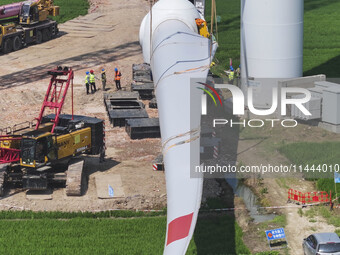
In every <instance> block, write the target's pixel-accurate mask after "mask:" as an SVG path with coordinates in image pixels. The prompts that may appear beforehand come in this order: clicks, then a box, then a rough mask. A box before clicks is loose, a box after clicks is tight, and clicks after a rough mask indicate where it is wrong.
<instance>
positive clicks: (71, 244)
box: [0, 212, 250, 255]
mask: <svg viewBox="0 0 340 255" xmlns="http://www.w3.org/2000/svg"><path fill="white" fill-rule="evenodd" d="M126 213H127V212H125V213H123V214H121V216H126V217H130V216H132V215H133V214H134V213H133V212H131V213H128V214H126ZM162 213H164V212H162ZM110 214H111V213H101V214H91V213H73V214H72V213H58V212H56V213H33V212H12V213H8V212H4V213H0V228H1V234H0V254H35V255H39V254H58V255H59V254H91V255H92V254H100V255H102V254H119V255H125V254H126V255H133V254H145V255H152V254H155V255H156V254H157V255H158V254H161V253H162V251H163V245H164V240H165V228H166V217H165V216H158V217H157V216H152V217H137V218H129V219H123V218H110ZM138 215H139V216H140V214H138ZM144 216H148V214H146V215H144ZM226 251H230V252H232V254H250V252H249V250H248V248H247V247H246V246H245V245H244V243H243V241H242V230H241V228H240V227H239V226H238V225H237V224H236V223H235V221H234V219H233V217H229V216H222V215H214V216H213V217H206V216H203V217H199V219H198V223H197V227H196V230H195V234H194V238H193V240H192V242H191V243H190V246H189V249H188V252H187V254H190V255H191V254H224V253H225V252H226Z"/></svg>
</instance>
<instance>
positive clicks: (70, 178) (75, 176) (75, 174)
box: [66, 158, 85, 196]
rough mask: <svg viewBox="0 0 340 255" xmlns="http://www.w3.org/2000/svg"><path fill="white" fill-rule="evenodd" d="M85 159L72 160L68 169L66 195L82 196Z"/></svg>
mask: <svg viewBox="0 0 340 255" xmlns="http://www.w3.org/2000/svg"><path fill="white" fill-rule="evenodd" d="M84 161H85V160H84V159H80V158H77V159H72V160H71V161H70V163H69V166H68V169H67V178H66V195H67V196H81V194H82V184H83V167H84Z"/></svg>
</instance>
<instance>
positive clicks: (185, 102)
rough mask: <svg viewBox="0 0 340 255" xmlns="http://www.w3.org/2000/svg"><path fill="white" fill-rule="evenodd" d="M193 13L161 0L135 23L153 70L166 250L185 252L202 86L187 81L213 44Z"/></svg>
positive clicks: (199, 74)
mask: <svg viewBox="0 0 340 255" xmlns="http://www.w3.org/2000/svg"><path fill="white" fill-rule="evenodd" d="M151 17H152V18H151ZM196 18H200V15H199V13H198V11H197V9H196V8H195V7H194V5H193V4H192V3H190V2H189V1H187V0H161V1H159V2H157V3H156V4H155V5H154V6H153V8H152V14H150V13H149V14H148V15H147V16H146V17H145V18H144V20H143V22H142V24H141V28H140V43H141V45H142V48H143V56H144V61H145V62H150V64H151V69H152V73H153V78H154V84H155V88H156V89H155V90H156V97H157V104H158V110H159V118H160V127H161V134H162V145H163V156H164V163H165V169H166V170H165V175H166V188H167V199H168V208H167V234H166V240H165V248H164V254H166V255H184V254H185V253H186V250H187V248H188V245H189V242H190V240H191V238H192V235H193V232H194V229H195V225H196V219H197V214H198V210H199V207H200V204H201V196H202V184H203V179H202V178H191V177H190V168H191V166H197V165H199V164H200V154H199V153H200V139H199V133H200V112H201V95H202V92H201V90H199V89H196V88H195V87H196V86H195V87H194V88H193V87H191V86H193V85H191V84H192V80H193V79H196V80H197V81H201V82H205V81H206V77H207V74H208V70H209V67H210V63H211V52H214V50H211V47H210V46H211V43H210V40H209V39H207V38H204V37H202V36H200V35H199V33H198V30H197V25H196V22H195V19H196ZM151 19H152V26H150V20H151ZM150 30H151V36H150ZM150 39H151V41H150ZM213 48H216V47H215V44H214V47H213Z"/></svg>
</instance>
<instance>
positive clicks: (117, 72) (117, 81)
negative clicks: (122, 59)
mask: <svg viewBox="0 0 340 255" xmlns="http://www.w3.org/2000/svg"><path fill="white" fill-rule="evenodd" d="M121 77H122V74H121V72H120V71H119V70H118V68H115V82H116V87H117V90H120V89H122V87H121V85H120V79H121Z"/></svg>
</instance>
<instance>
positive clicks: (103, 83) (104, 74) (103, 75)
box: [102, 68, 106, 91]
mask: <svg viewBox="0 0 340 255" xmlns="http://www.w3.org/2000/svg"><path fill="white" fill-rule="evenodd" d="M102 85H103V91H105V87H106V73H105V69H104V68H103V69H102Z"/></svg>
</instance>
